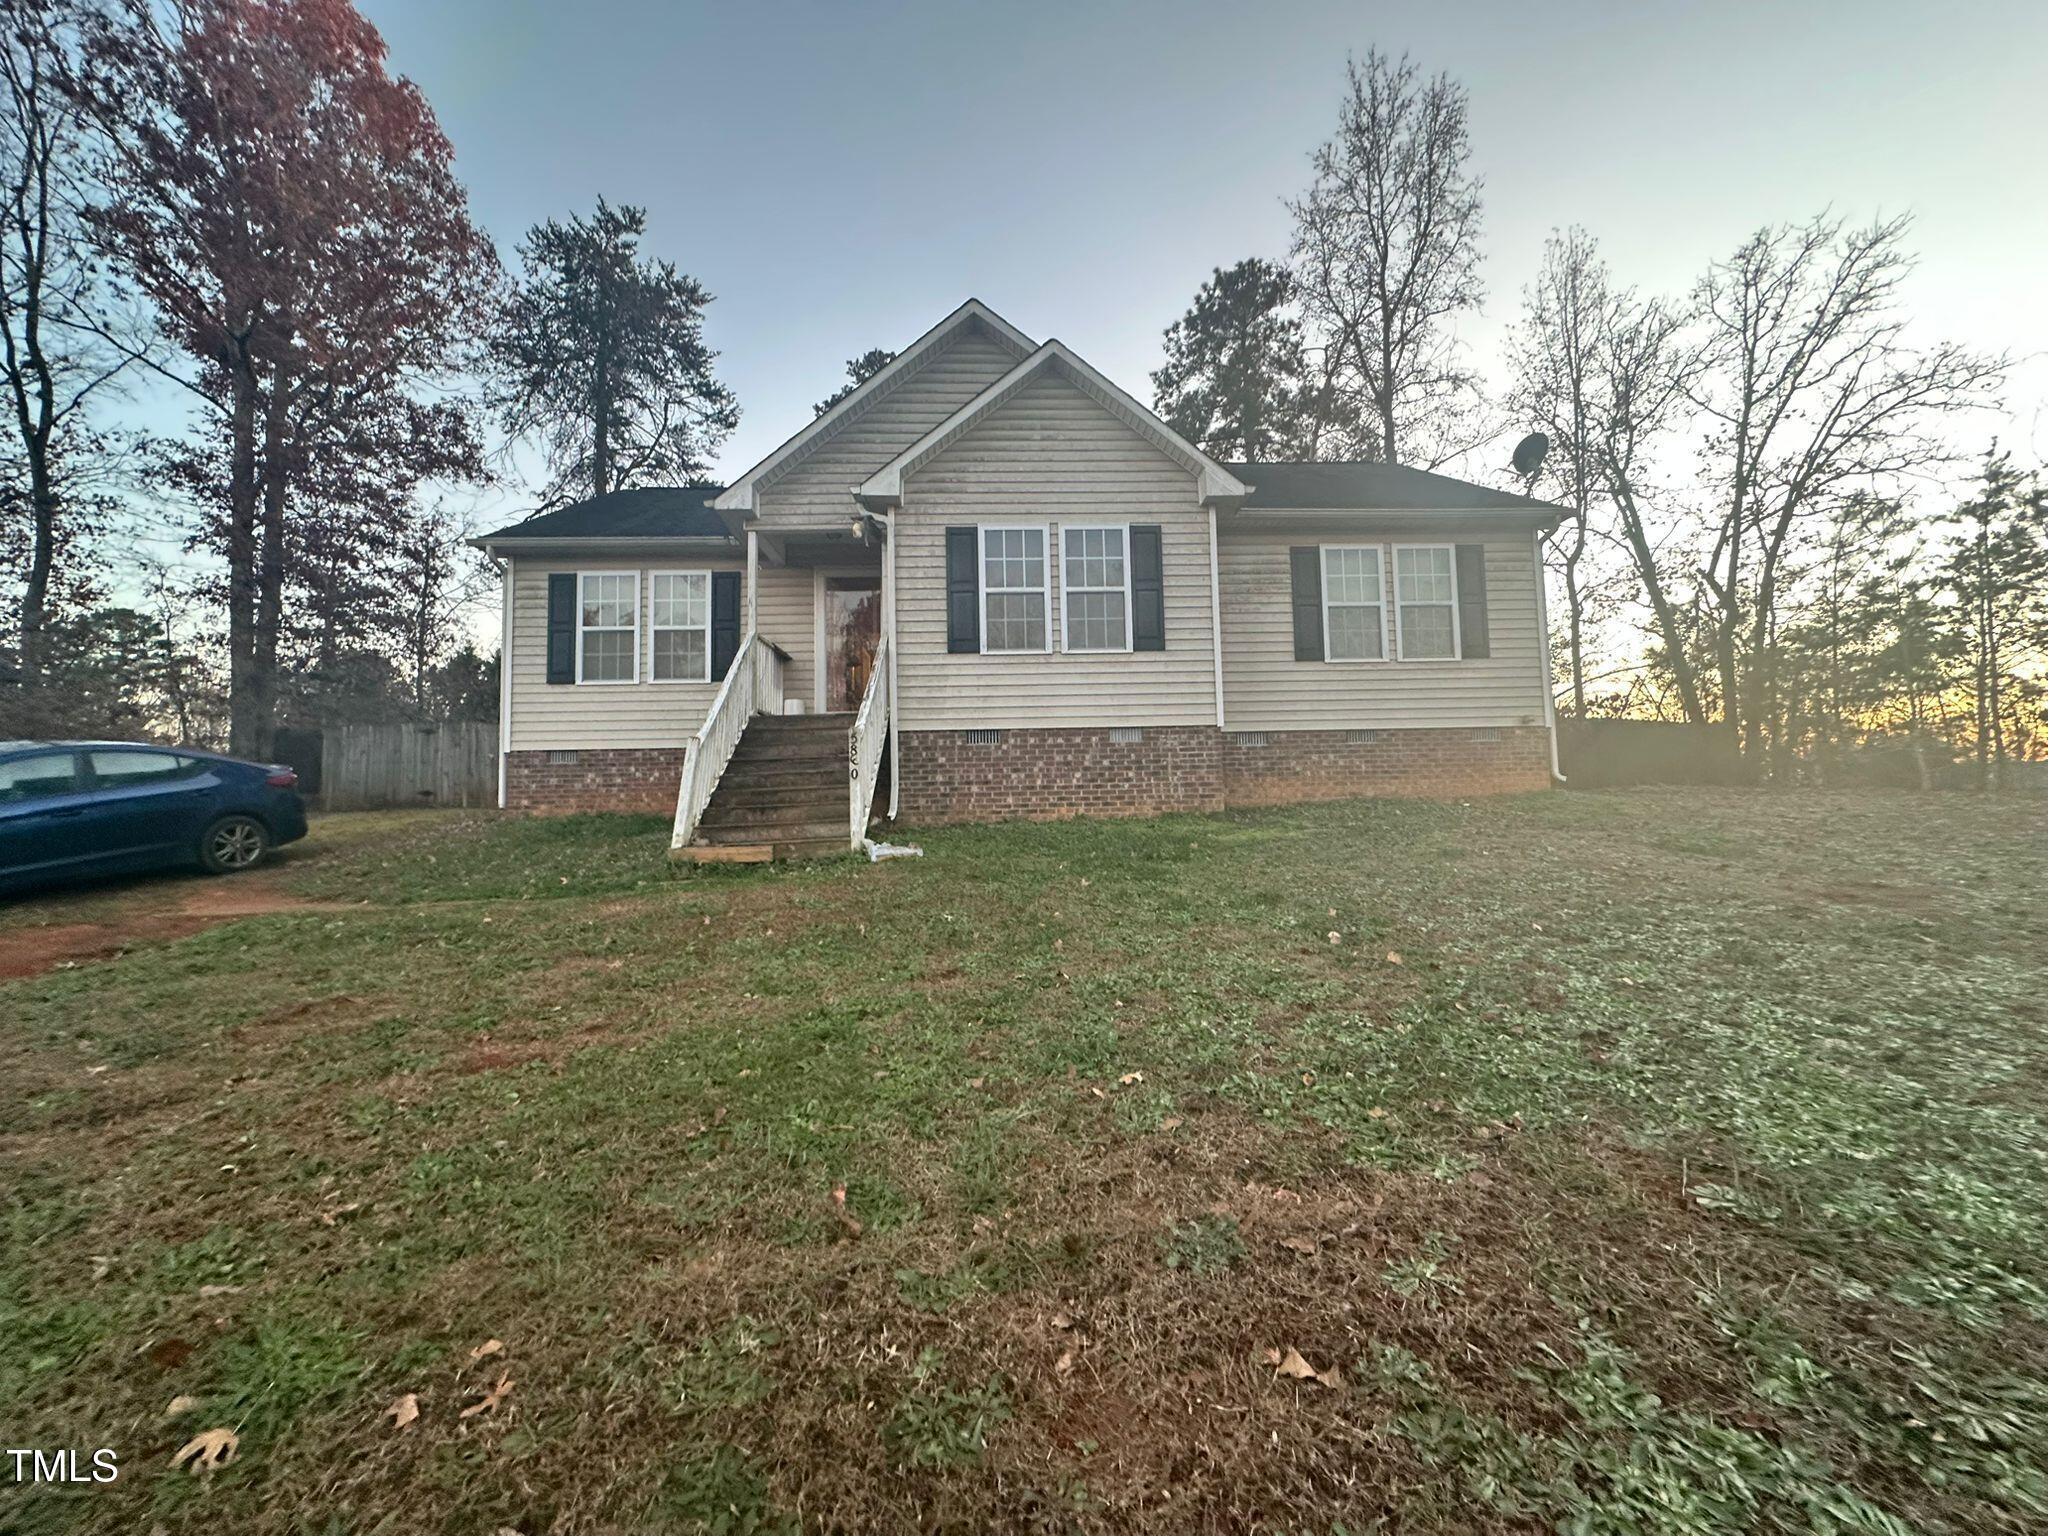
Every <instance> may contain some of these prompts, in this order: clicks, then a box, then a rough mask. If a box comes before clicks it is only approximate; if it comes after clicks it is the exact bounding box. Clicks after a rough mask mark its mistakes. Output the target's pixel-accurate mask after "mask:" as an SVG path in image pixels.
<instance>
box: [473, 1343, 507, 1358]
mask: <svg viewBox="0 0 2048 1536" xmlns="http://www.w3.org/2000/svg"><path fill="white" fill-rule="evenodd" d="M504 1349H505V1341H504V1340H503V1339H485V1340H484V1341H483V1343H481V1344H479V1345H477V1347H476V1348H475V1349H472V1350H471V1351H470V1352H469V1358H470V1360H471V1362H472V1363H473V1362H475V1361H478V1360H481V1359H483V1358H484V1357H485V1356H487V1355H496V1354H502V1353H504Z"/></svg>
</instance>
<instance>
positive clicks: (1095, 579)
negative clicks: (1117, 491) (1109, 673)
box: [1060, 528, 1131, 651]
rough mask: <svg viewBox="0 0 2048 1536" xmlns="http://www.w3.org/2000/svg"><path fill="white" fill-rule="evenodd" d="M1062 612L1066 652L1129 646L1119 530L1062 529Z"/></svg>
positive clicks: (1127, 570)
mask: <svg viewBox="0 0 2048 1536" xmlns="http://www.w3.org/2000/svg"><path fill="white" fill-rule="evenodd" d="M1060 544H1061V548H1062V552H1063V555H1064V560H1063V563H1062V565H1061V569H1060V613H1061V616H1062V618H1063V620H1064V622H1065V624H1066V629H1067V637H1066V648H1067V649H1068V650H1070V651H1128V650H1129V649H1130V648H1131V567H1130V562H1129V561H1128V560H1126V559H1125V558H1124V553H1125V547H1124V530H1123V529H1121V528H1062V529H1061V530H1060Z"/></svg>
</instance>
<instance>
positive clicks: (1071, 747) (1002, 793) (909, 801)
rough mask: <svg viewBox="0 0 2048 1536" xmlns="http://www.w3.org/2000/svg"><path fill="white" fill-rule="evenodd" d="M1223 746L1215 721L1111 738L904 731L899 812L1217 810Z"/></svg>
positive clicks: (912, 816) (972, 816)
mask: <svg viewBox="0 0 2048 1536" xmlns="http://www.w3.org/2000/svg"><path fill="white" fill-rule="evenodd" d="M978 736H994V737H995V738H996V739H995V740H994V741H983V740H976V739H975V738H976V737H978ZM1219 744H1220V738H1219V736H1218V734H1217V732H1216V730H1215V729H1214V727H1211V726H1200V725H1169V726H1146V727H1145V728H1144V730H1143V731H1142V732H1141V733H1140V739H1139V740H1137V741H1134V742H1120V741H1111V740H1110V733H1109V732H1108V731H1107V730H1102V729H1094V730H1079V729H1071V730H1070V729H1061V730H1003V731H994V732H975V731H905V732H904V733H903V736H902V745H903V789H902V801H901V805H902V817H903V819H904V820H905V821H908V822H923V823H926V824H930V823H932V822H941V821H1002V820H1005V819H1007V818H1010V817H1026V818H1029V819H1031V820H1037V821H1043V820H1049V819H1053V818H1057V817H1063V816H1156V815H1158V814H1159V813H1161V812H1162V811H1216V810H1221V809H1222V808H1223V783H1222V776H1221V773H1220V771H1219V766H1218V748H1219Z"/></svg>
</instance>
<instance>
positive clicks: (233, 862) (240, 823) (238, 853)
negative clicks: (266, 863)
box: [199, 816, 270, 875]
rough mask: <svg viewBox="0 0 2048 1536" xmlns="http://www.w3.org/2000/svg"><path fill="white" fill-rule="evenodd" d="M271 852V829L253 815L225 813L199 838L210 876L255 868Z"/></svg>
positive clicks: (200, 851)
mask: <svg viewBox="0 0 2048 1536" xmlns="http://www.w3.org/2000/svg"><path fill="white" fill-rule="evenodd" d="M268 852H270V831H269V829H268V828H266V827H265V826H264V825H263V823H262V822H260V821H258V820H257V819H256V818H255V817H254V816H223V817H221V819H220V820H219V821H216V822H215V823H214V824H213V825H212V826H210V827H208V828H207V829H206V835H205V836H204V837H202V838H201V839H200V840H199V862H200V863H201V864H202V865H203V866H205V869H206V872H207V873H208V874H211V875H236V874H240V873H241V872H242V871H243V870H245V869H254V868H255V867H256V866H257V865H258V864H261V863H262V862H263V856H264V855H265V854H266V853H268Z"/></svg>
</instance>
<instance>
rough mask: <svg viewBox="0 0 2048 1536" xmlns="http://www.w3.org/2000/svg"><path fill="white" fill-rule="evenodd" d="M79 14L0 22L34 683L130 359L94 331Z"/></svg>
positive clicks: (11, 336)
mask: <svg viewBox="0 0 2048 1536" xmlns="http://www.w3.org/2000/svg"><path fill="white" fill-rule="evenodd" d="M80 14H81V13H80V12H79V11H78V10H77V9H76V8H75V7H74V6H73V5H72V4H70V3H68V0H8V4H7V8H6V16H5V22H4V30H0V87H4V91H5V94H4V96H0V390H4V392H5V396H6V407H7V415H8V427H9V436H10V437H11V438H12V439H13V443H14V451H13V452H9V453H6V454H0V459H5V460H10V461H13V463H14V465H15V466H16V470H15V472H16V473H18V475H19V476H20V481H19V483H17V484H15V485H13V486H0V497H4V498H5V499H6V500H9V501H12V500H15V499H16V498H18V499H19V501H20V503H21V504H22V505H24V506H25V508H26V511H27V513H28V529H27V537H26V538H25V539H23V540H22V541H21V544H22V546H23V549H22V554H23V560H22V572H21V608H20V614H19V617H18V620H17V626H16V628H17V637H18V638H17V645H18V653H17V654H18V657H19V663H20V668H21V675H22V682H23V684H24V686H25V688H27V689H29V690H33V689H34V688H35V687H36V686H37V685H38V684H39V683H40V681H41V679H42V674H43V668H44V663H45V656H44V649H45V647H44V639H45V630H46V628H47V626H48V623H49V619H50V613H51V601H52V595H53V583H54V582H56V581H57V579H58V576H59V572H58V563H59V559H60V557H61V555H62V552H63V550H64V547H65V544H66V542H67V540H68V539H69V538H70V537H71V536H73V535H76V534H78V533H79V532H81V531H82V525H83V515H84V514H85V513H87V512H88V511H89V510H90V507H91V505H92V504H93V503H95V502H96V501H97V500H98V499H99V498H98V497H97V495H96V494H95V492H93V491H92V490H91V489H89V488H88V482H89V480H90V478H91V476H92V474H93V470H94V468H95V465H94V462H93V461H94V460H95V458H96V457H97V455H98V452H99V449H100V447H101V446H102V445H101V443H100V442H99V440H98V439H97V438H96V437H95V436H94V435H93V433H92V432H91V430H90V428H89V426H88V423H87V420H86V409H87V406H88V403H89V402H90V401H91V400H92V399H93V397H94V396H95V394H97V393H98V392H99V391H100V390H101V389H102V388H103V387H104V386H105V385H107V384H108V383H109V381H111V380H112V379H113V378H114V377H115V375H117V374H118V373H119V372H120V370H121V368H122V366H123V364H124V362H125V361H126V359H125V358H124V357H123V356H122V355H121V354H120V353H118V352H114V351H110V350H108V349H107V348H105V347H102V346H100V345H98V344H97V343H96V342H95V341H94V340H93V339H92V338H91V337H90V335H89V334H88V330H87V326H88V321H89V320H90V319H91V317H93V316H95V315H97V314H100V313H102V312H104V311H105V310H107V309H108V308H109V305H108V303H107V296H106V293H105V290H104V285H103V283H102V282H101V280H100V277H99V275H98V272H97V269H96V268H95V266H94V264H93V262H92V260H91V252H90V247H89V243H88V241H87V238H86V231H85V227H84V224H83V221H82V220H81V218H80V216H79V199H78V195H77V192H78V185H77V177H78V174H79V165H80V160H81V157H82V155H83V153H84V150H85V145H86V139H87V128H86V124H85V122H84V118H83V114H82V113H81V111H80V110H79V108H78V106H77V105H76V104H75V103H74V101H73V100H72V98H71V97H70V96H69V95H68V94H67V93H66V92H65V90H64V81H65V79H66V77H67V75H68V74H69V72H70V70H71V66H72V61H73V51H74V49H75V47H76V44H77V36H76V29H77V21H78V18H79V15H80ZM17 453H18V455H19V458H18V459H17V458H16V454H17ZM7 478H9V479H13V478H14V476H13V475H8V476H7ZM10 542H12V541H10Z"/></svg>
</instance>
